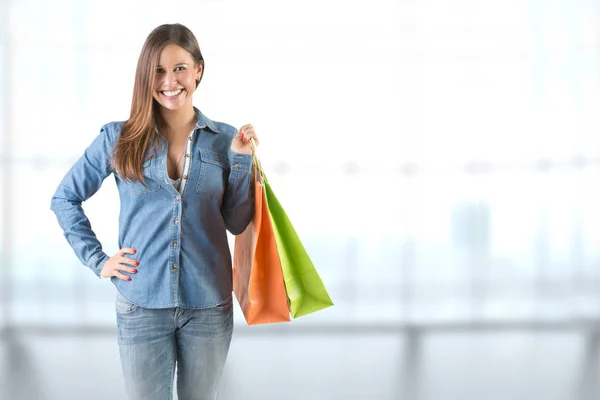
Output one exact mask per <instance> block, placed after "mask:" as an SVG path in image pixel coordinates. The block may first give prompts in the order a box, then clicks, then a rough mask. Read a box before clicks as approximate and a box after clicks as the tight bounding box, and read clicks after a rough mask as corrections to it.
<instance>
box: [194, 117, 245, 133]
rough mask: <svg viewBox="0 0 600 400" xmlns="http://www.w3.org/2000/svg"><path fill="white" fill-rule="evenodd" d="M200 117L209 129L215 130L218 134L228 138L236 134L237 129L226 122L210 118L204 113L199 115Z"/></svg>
mask: <svg viewBox="0 0 600 400" xmlns="http://www.w3.org/2000/svg"><path fill="white" fill-rule="evenodd" d="M201 119H202V120H203V121H202V122H204V123H205V124H206V126H207V127H208V128H209V129H210V130H212V131H215V133H218V134H220V135H224V136H227V137H228V138H229V139H233V137H234V136H235V135H236V134H237V131H238V130H237V129H236V128H235V127H234V126H233V125H230V124H228V123H226V122H222V121H216V120H213V119H210V118H208V117H207V116H206V115H204V114H202V115H201Z"/></svg>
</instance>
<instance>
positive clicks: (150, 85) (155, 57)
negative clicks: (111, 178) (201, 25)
mask: <svg viewBox="0 0 600 400" xmlns="http://www.w3.org/2000/svg"><path fill="white" fill-rule="evenodd" d="M168 44H176V45H178V46H180V47H182V48H183V49H185V50H186V51H187V52H188V53H190V54H191V55H192V57H193V58H194V61H195V62H196V64H201V65H202V75H204V58H203V57H202V53H201V52H200V46H198V41H197V40H196V37H195V36H194V34H193V33H192V31H190V30H189V29H188V28H186V27H185V26H183V25H181V24H165V25H161V26H159V27H157V28H155V29H154V30H153V31H152V32H150V34H149V35H148V37H147V38H146V41H145V42H144V46H143V47H142V51H141V53H140V57H139V58H138V63H137V69H136V71H135V83H134V86H133V99H132V101H131V111H130V115H129V119H128V120H127V121H126V122H125V124H124V125H123V128H122V129H121V134H120V135H119V138H118V140H117V143H116V145H115V148H114V153H113V156H112V165H113V168H114V169H115V170H116V171H117V173H118V174H119V175H120V176H121V177H122V178H123V179H125V180H127V181H134V180H137V181H139V182H141V183H144V175H143V172H142V165H143V163H144V157H146V156H148V154H147V152H148V151H149V150H151V153H152V151H153V150H154V146H155V145H156V144H157V143H158V142H157V139H158V136H157V135H156V133H155V132H156V131H155V129H156V128H157V127H159V128H160V127H162V125H163V121H162V119H161V116H160V112H159V107H160V105H159V104H158V103H157V102H156V100H155V99H154V97H153V93H154V81H155V78H156V68H157V66H158V62H159V60H160V53H161V52H162V50H163V48H164V47H165V46H167V45H168ZM200 80H202V76H200ZM200 80H197V81H196V88H197V87H198V85H199V84H200ZM151 153H150V156H151Z"/></svg>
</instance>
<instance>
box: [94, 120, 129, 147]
mask: <svg viewBox="0 0 600 400" xmlns="http://www.w3.org/2000/svg"><path fill="white" fill-rule="evenodd" d="M125 122H126V121H111V122H107V123H105V124H104V125H102V127H101V128H100V135H106V136H107V137H108V139H109V140H110V141H111V142H113V143H114V142H116V141H117V138H118V137H119V135H120V134H121V129H123V125H125Z"/></svg>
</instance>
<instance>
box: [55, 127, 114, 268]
mask: <svg viewBox="0 0 600 400" xmlns="http://www.w3.org/2000/svg"><path fill="white" fill-rule="evenodd" d="M109 133H110V129H109V127H108V126H107V125H105V126H103V127H102V129H101V130H100V134H99V135H98V136H97V137H96V138H95V139H94V141H93V142H92V144H91V145H90V146H89V147H88V148H87V149H86V150H85V152H84V153H83V155H82V156H81V158H79V160H77V162H76V163H75V164H74V165H73V166H72V167H71V169H70V170H69V171H68V172H67V174H66V175H65V176H64V178H63V179H62V181H61V182H60V184H59V185H58V188H57V189H56V192H55V193H54V195H53V196H52V201H51V206H50V209H51V210H52V211H53V212H54V213H55V215H56V218H57V219H58V223H59V225H60V227H61V228H62V230H63V233H64V236H65V238H66V239H67V241H68V242H69V244H70V245H71V247H72V248H73V251H74V252H75V255H76V256H77V258H78V259H79V260H80V261H81V263H83V264H84V265H86V266H87V267H89V268H90V269H91V270H92V271H93V272H94V273H95V274H96V275H97V276H98V277H100V272H101V271H102V266H103V265H104V263H105V262H106V260H108V258H109V256H108V255H107V254H106V253H104V252H103V251H102V245H101V244H100V242H99V241H98V238H97V237H96V234H95V233H94V231H93V230H92V226H91V224H90V221H89V219H88V218H87V216H86V215H85V212H84V211H83V208H82V206H81V204H82V203H83V202H84V201H86V200H87V199H89V198H90V197H92V196H93V195H94V194H95V193H96V192H97V191H98V189H100V186H102V182H103V181H104V179H106V177H107V176H108V175H110V174H111V173H112V172H113V170H112V167H111V162H110V158H111V155H112V150H113V143H112V140H111V138H110V136H109Z"/></svg>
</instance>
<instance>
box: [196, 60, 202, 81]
mask: <svg viewBox="0 0 600 400" xmlns="http://www.w3.org/2000/svg"><path fill="white" fill-rule="evenodd" d="M203 73H204V65H203V63H198V65H196V82H200V79H202V74H203Z"/></svg>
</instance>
